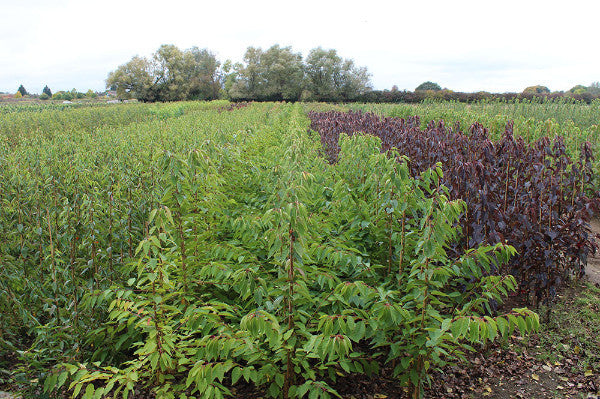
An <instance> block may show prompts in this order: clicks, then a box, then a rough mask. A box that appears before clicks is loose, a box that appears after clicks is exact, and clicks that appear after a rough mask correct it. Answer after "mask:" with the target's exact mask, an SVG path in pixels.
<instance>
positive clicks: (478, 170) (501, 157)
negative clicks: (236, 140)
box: [309, 111, 600, 303]
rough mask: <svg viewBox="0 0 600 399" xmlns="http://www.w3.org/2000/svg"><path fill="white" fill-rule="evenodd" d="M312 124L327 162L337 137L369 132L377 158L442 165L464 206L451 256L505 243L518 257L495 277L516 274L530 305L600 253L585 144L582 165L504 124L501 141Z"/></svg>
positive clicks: (341, 122) (451, 132)
mask: <svg viewBox="0 0 600 399" xmlns="http://www.w3.org/2000/svg"><path fill="white" fill-rule="evenodd" d="M309 117H310V119H311V129H313V130H315V131H318V132H319V134H320V136H321V142H322V143H323V146H324V149H325V153H326V155H327V158H328V159H329V160H331V161H332V162H335V160H336V159H337V156H338V152H339V150H340V147H339V145H338V142H339V137H340V134H351V135H354V134H367V135H373V136H375V137H378V138H380V139H381V141H382V145H381V151H382V152H384V153H389V152H390V151H397V152H398V153H399V154H402V155H403V156H407V157H408V158H409V166H410V167H409V169H410V173H411V175H412V176H414V177H418V176H419V175H420V174H421V173H423V172H424V171H425V170H428V169H430V168H432V167H434V166H435V165H436V164H438V163H442V164H443V170H444V176H443V178H442V180H441V183H442V184H443V185H444V186H445V187H447V188H448V189H449V198H450V199H455V200H457V199H460V200H463V201H465V202H466V204H467V210H466V211H465V213H464V216H463V217H462V218H461V220H460V224H461V227H462V231H463V232H464V234H462V235H461V237H460V238H459V239H458V240H457V241H456V242H455V243H454V244H455V245H454V246H452V247H451V249H452V251H453V253H455V254H461V253H462V252H463V251H465V250H467V249H469V248H472V247H473V246H479V245H481V244H483V243H486V244H496V243H505V242H508V243H511V244H512V245H513V246H514V247H515V249H516V250H517V252H518V256H516V257H514V258H513V259H512V260H511V262H510V263H509V265H507V267H506V269H504V270H501V269H497V270H494V273H498V274H501V273H506V272H508V273H509V274H511V275H513V276H514V277H515V278H516V279H517V281H518V283H519V286H520V291H521V292H522V293H524V294H525V293H526V294H530V295H531V296H532V297H533V298H532V300H533V302H534V303H535V302H536V301H537V300H539V299H541V298H546V299H549V298H553V297H554V296H555V295H556V293H557V288H558V287H560V286H562V285H563V284H564V282H565V280H566V276H568V275H575V276H579V275H580V274H581V273H583V271H584V270H585V264H586V263H587V259H588V256H589V255H590V254H593V253H595V252H596V250H597V248H598V246H597V244H596V243H595V240H594V238H593V235H592V232H591V230H590V225H589V223H590V220H591V218H592V217H593V214H594V212H595V210H597V209H598V207H599V205H600V202H599V201H598V199H597V198H594V196H595V195H594V196H592V198H590V196H589V193H593V191H594V186H593V177H594V175H595V171H594V170H593V168H592V161H593V156H592V153H591V149H590V146H589V144H587V143H586V144H585V145H584V146H583V148H582V150H581V153H582V156H581V158H580V159H579V160H572V159H570V158H569V156H568V155H567V153H566V146H565V144H564V141H563V139H562V137H560V136H559V137H556V138H554V139H553V140H550V139H548V138H546V137H544V138H541V139H539V140H536V141H534V142H531V143H525V142H524V141H523V139H522V138H521V139H515V137H514V134H513V131H512V124H511V123H509V124H507V126H506V130H505V132H504V134H503V136H502V138H501V139H499V140H490V138H489V135H488V132H487V131H486V129H485V128H484V127H483V126H482V125H481V124H477V123H475V124H473V125H472V126H470V127H469V131H468V133H463V132H461V131H460V130H458V129H453V128H450V127H447V126H445V124H444V122H443V121H440V122H439V123H435V122H430V123H429V124H428V126H427V128H426V129H421V128H420V126H419V124H420V123H419V118H418V117H411V118H409V119H402V118H390V117H385V118H381V117H379V116H377V115H376V114H372V113H362V112H347V113H344V112H335V111H333V112H310V113H309ZM455 256H456V255H455Z"/></svg>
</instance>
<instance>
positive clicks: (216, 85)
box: [106, 45, 371, 101]
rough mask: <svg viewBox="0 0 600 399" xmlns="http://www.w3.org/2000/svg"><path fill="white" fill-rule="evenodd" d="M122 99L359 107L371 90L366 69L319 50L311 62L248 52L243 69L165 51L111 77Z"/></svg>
mask: <svg viewBox="0 0 600 399" xmlns="http://www.w3.org/2000/svg"><path fill="white" fill-rule="evenodd" d="M106 85H107V87H111V88H113V89H115V90H116V91H117V94H118V95H119V97H120V98H137V99H139V100H141V101H176V100H186V99H187V100H198V99H199V100H212V99H216V98H222V97H225V98H229V99H232V100H235V101H247V100H254V101H282V100H285V101H298V100H304V101H355V100H357V99H358V98H360V96H362V95H364V94H365V93H366V92H367V91H369V90H370V88H371V84H370V75H369V73H368V71H367V69H366V68H364V67H362V68H360V67H356V66H355V65H354V61H353V60H350V59H343V58H342V57H340V56H339V55H338V54H337V51H336V50H333V49H331V50H324V49H322V48H320V47H319V48H315V49H313V50H311V51H310V53H309V54H308V56H307V57H306V60H304V61H303V60H302V55H301V54H300V53H294V52H293V50H292V48H291V47H280V46H279V45H274V46H272V47H270V48H269V49H267V50H263V49H261V48H255V47H248V49H247V50H246V53H245V54H244V58H243V63H236V64H233V63H232V62H231V61H229V60H228V61H226V62H225V63H224V65H223V67H222V68H221V65H220V62H219V61H217V59H216V58H215V56H214V55H213V54H212V53H210V52H209V51H208V50H199V49H198V48H196V47H194V48H191V49H189V50H185V51H181V50H180V49H178V48H177V47H176V46H174V45H163V46H161V47H160V48H159V49H158V50H157V51H156V53H154V54H153V56H152V57H151V58H150V59H147V58H144V57H139V56H135V57H133V58H132V59H131V60H130V61H129V62H127V63H126V64H124V65H121V66H119V67H118V68H117V69H116V70H115V71H113V72H111V73H110V74H109V75H108V79H107V80H106Z"/></svg>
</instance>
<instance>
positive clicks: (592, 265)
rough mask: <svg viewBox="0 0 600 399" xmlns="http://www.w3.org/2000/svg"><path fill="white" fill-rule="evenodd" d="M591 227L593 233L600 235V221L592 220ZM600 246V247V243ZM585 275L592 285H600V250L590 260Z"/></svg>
mask: <svg viewBox="0 0 600 399" xmlns="http://www.w3.org/2000/svg"><path fill="white" fill-rule="evenodd" d="M591 225H592V232H593V233H594V234H600V219H594V220H592V222H591ZM598 244H599V245H600V242H598ZM585 274H586V276H587V277H588V278H589V280H590V281H591V282H592V283H595V284H600V250H599V251H598V252H596V255H594V256H593V257H591V258H589V259H588V264H587V267H586V268H585Z"/></svg>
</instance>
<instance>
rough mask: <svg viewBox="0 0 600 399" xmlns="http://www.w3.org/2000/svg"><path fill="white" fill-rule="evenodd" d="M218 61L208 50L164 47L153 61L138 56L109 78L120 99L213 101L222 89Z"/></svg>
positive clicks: (157, 52) (170, 45)
mask: <svg viewBox="0 0 600 399" xmlns="http://www.w3.org/2000/svg"><path fill="white" fill-rule="evenodd" d="M219 66H220V64H219V62H218V61H217V59H216V57H215V56H214V54H212V53H211V52H209V51H208V50H206V49H199V48H197V47H193V48H191V49H189V50H185V51H182V50H180V49H179V48H177V46H174V45H172V44H165V45H162V46H160V47H159V49H158V50H157V51H156V52H155V53H154V54H153V55H152V57H151V58H150V59H147V58H145V57H139V56H135V57H133V58H132V59H131V60H130V61H129V62H127V63H126V64H123V65H121V66H119V67H118V68H117V69H116V70H114V71H113V72H111V73H110V74H109V75H108V79H107V80H106V86H107V87H112V88H114V89H115V90H116V91H117V95H118V96H119V97H120V98H137V99H138V100H141V101H178V100H189V99H195V100H212V99H215V98H217V97H218V95H219V90H220V87H221V82H220V75H219Z"/></svg>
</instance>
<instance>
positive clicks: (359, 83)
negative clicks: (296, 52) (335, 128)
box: [304, 47, 371, 101]
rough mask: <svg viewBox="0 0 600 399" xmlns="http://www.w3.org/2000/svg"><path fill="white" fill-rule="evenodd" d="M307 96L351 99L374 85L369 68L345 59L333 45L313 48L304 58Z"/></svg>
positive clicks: (341, 99)
mask: <svg viewBox="0 0 600 399" xmlns="http://www.w3.org/2000/svg"><path fill="white" fill-rule="evenodd" d="M305 68H306V85H305V87H306V90H307V91H306V92H305V93H304V96H305V97H306V98H307V99H313V100H318V101H352V100H355V99H357V98H358V97H359V96H360V95H362V94H364V93H365V92H366V91H368V90H370V89H371V84H370V75H369V73H368V71H367V69H366V68H359V67H356V66H355V65H354V61H353V60H348V59H343V58H342V57H340V56H339V55H338V54H337V51H336V50H334V49H331V50H324V49H323V48H321V47H318V48H315V49H313V50H311V51H310V53H309V54H308V57H307V58H306V62H305Z"/></svg>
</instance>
